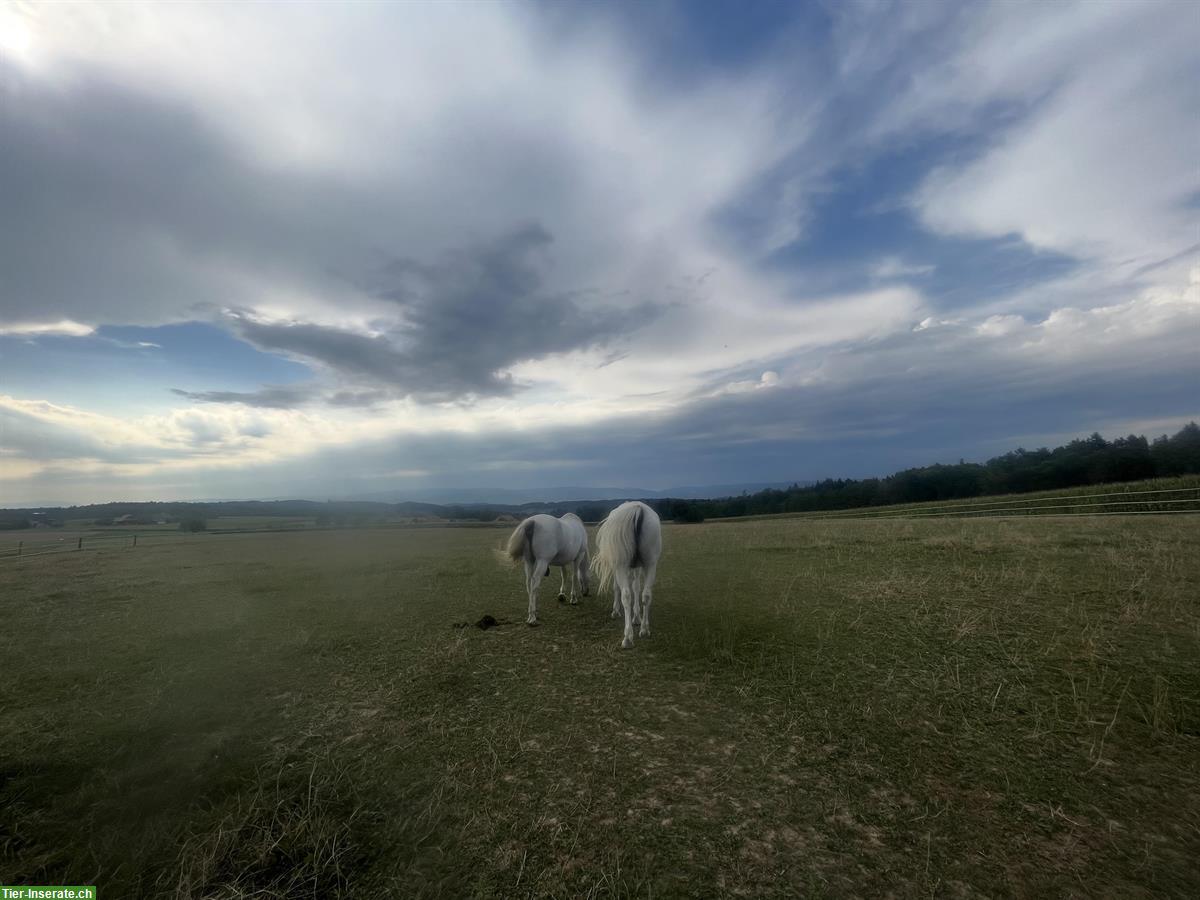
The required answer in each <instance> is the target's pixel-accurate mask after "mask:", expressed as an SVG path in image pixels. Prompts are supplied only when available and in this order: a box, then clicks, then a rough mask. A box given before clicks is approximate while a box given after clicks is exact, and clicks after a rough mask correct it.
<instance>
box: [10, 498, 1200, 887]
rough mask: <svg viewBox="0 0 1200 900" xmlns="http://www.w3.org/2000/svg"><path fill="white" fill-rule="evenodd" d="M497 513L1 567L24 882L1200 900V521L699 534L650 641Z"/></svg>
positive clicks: (865, 525) (13, 855) (687, 549)
mask: <svg viewBox="0 0 1200 900" xmlns="http://www.w3.org/2000/svg"><path fill="white" fill-rule="evenodd" d="M504 533H505V532H502V531H500V530H497V529H482V528H473V529H467V528H463V529H457V528H442V529H412V530H403V529H387V530H382V529H381V530H354V531H328V532H316V531H313V532H299V533H275V534H240V535H195V536H189V537H190V538H191V539H184V540H176V541H173V542H171V543H163V544H162V545H160V546H156V545H155V544H154V543H153V542H147V544H146V545H144V546H142V545H139V547H138V548H137V549H135V550H130V549H126V548H124V547H120V546H116V545H113V546H111V547H109V548H106V549H100V550H97V551H96V552H94V553H66V554H59V555H54V554H50V555H46V556H42V557H36V556H34V557H30V558H27V559H19V560H13V559H8V560H5V561H4V562H3V564H0V641H2V644H0V651H2V653H3V672H2V677H0V723H2V726H0V727H2V733H3V739H2V741H0V883H6V884H12V883H34V884H46V883H68V884H91V883H94V884H97V885H99V886H100V888H101V896H102V897H107V898H113V897H121V898H126V897H129V898H137V897H150V896H180V897H222V898H237V897H251V896H253V897H272V896H281V897H282V896H288V897H291V896H297V897H299V896H304V897H314V896H315V897H335V896H349V897H377V896H378V897H383V896H403V897H419V896H446V897H466V896H505V897H518V896H538V897H577V896H584V897H588V896H590V897H685V896H706V897H708V896H778V897H785V896H786V897H790V896H797V895H802V896H851V895H857V896H883V895H893V896H902V897H909V896H1022V897H1025V896H1072V895H1073V896H1089V897H1090V896H1122V897H1125V896H1178V897H1195V896H1200V865H1198V864H1197V860H1198V859H1200V599H1198V596H1197V595H1198V594H1200V517H1187V516H1176V517H1170V518H1156V517H1153V516H1139V517H1130V518H1120V517H1105V518H1096V519H1090V518H1083V519H1080V518H1075V519H1069V520H1060V519H1052V518H1031V519H1021V520H1001V521H995V520H978V519H970V520H944V519H938V520H910V521H890V520H885V521H876V520H863V521H825V520H822V521H806V520H802V519H776V520H759V521H749V522H713V523H708V524H704V525H695V526H667V527H666V530H665V536H664V542H665V548H666V549H665V554H664V558H663V561H662V564H661V567H660V570H659V571H660V576H659V582H658V586H657V591H656V599H655V605H654V634H653V636H652V637H650V638H647V639H644V640H638V642H637V644H636V647H635V648H634V650H632V651H622V650H620V649H619V641H620V630H619V627H618V626H617V624H616V623H614V622H611V621H610V620H609V618H608V607H609V601H608V598H603V599H602V598H596V597H592V598H590V599H588V600H585V601H584V603H583V604H581V605H580V606H578V607H571V606H567V605H559V604H556V603H554V602H553V592H554V586H556V585H557V573H555V575H554V576H553V577H552V579H550V582H551V586H548V587H544V588H543V596H542V621H543V623H544V625H543V627H541V628H537V629H530V628H527V627H526V626H525V625H524V624H513V625H507V626H504V627H501V628H496V629H492V630H489V631H479V630H477V629H474V628H465V629H456V628H454V627H452V626H453V625H454V623H458V622H463V621H473V620H475V619H477V618H479V617H480V616H481V615H482V614H484V613H490V614H492V615H494V616H496V617H497V618H500V619H507V620H511V621H513V622H518V623H520V622H522V621H523V618H524V597H523V595H522V591H521V587H520V583H519V582H520V580H521V579H520V576H519V575H518V574H517V573H515V572H513V571H509V570H504V569H501V568H498V567H497V566H496V564H495V562H494V560H493V558H492V556H491V554H490V552H489V550H490V548H491V547H492V546H495V545H496V544H497V543H498V542H499V541H500V539H501V537H502V535H503V534H504Z"/></svg>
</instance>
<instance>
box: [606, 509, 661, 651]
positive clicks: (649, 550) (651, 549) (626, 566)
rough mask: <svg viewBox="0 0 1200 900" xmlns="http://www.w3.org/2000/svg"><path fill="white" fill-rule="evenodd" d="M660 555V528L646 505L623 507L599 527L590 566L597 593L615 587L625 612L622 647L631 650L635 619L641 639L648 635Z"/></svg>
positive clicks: (610, 515)
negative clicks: (639, 629) (596, 575)
mask: <svg viewBox="0 0 1200 900" xmlns="http://www.w3.org/2000/svg"><path fill="white" fill-rule="evenodd" d="M661 553H662V525H661V523H660V522H659V520H658V515H657V514H656V513H655V512H654V510H653V509H651V508H650V507H649V506H647V505H646V504H645V503H641V502H639V501H637V500H631V501H629V502H628V503H622V504H621V505H620V506H618V507H617V508H616V509H614V510H613V511H612V512H611V513H609V515H608V518H606V519H605V520H604V521H603V522H601V523H600V529H599V532H598V533H597V535H596V557H595V560H594V561H593V565H594V566H595V569H596V572H597V573H598V574H599V576H600V590H601V591H602V592H603V591H605V590H607V589H608V588H609V587H610V586H614V593H615V594H616V595H617V596H618V597H620V600H621V605H622V606H623V607H624V609H625V638H624V640H623V641H622V644H621V646H623V647H632V646H633V624H634V620H635V619H640V624H641V626H642V627H641V635H642V636H643V637H645V636H646V635H648V634H649V633H650V601H651V597H652V590H653V587H654V576H655V573H656V571H657V569H658V557H659V555H660V554H661ZM614 615H615V607H614Z"/></svg>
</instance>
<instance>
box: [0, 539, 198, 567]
mask: <svg viewBox="0 0 1200 900" xmlns="http://www.w3.org/2000/svg"><path fill="white" fill-rule="evenodd" d="M188 541H189V538H188V537H183V536H181V535H179V534H177V533H175V532H166V533H161V534H144V533H141V534H138V533H135V534H105V533H89V534H77V533H72V534H67V535H64V536H63V537H61V538H58V539H57V540H53V539H51V538H49V537H46V538H41V537H39V538H37V539H32V540H27V539H24V538H22V539H19V540H18V541H17V542H16V543H15V544H12V545H9V546H7V547H0V562H4V561H6V560H13V559H28V558H30V557H33V556H48V555H51V554H58V553H77V552H87V551H90V550H106V549H107V550H120V549H126V550H132V549H134V548H135V547H145V546H152V547H161V546H163V545H165V544H182V543H186V542H188Z"/></svg>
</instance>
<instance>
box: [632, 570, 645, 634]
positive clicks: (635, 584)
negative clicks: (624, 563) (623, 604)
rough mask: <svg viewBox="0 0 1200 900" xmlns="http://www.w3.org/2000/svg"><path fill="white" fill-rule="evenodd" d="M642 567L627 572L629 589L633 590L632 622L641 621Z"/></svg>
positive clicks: (636, 623)
mask: <svg viewBox="0 0 1200 900" xmlns="http://www.w3.org/2000/svg"><path fill="white" fill-rule="evenodd" d="M642 571H643V570H642V569H634V570H632V571H631V572H630V574H629V583H630V589H631V590H632V592H633V624H634V625H639V624H641V621H642V602H641V597H642Z"/></svg>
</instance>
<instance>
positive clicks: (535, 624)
mask: <svg viewBox="0 0 1200 900" xmlns="http://www.w3.org/2000/svg"><path fill="white" fill-rule="evenodd" d="M525 624H526V625H528V626H529V627H530V628H537V627H538V626H539V625H541V624H542V623H541V622H539V621H538V620H537V619H530V620H529V621H528V622H526V623H525Z"/></svg>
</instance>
